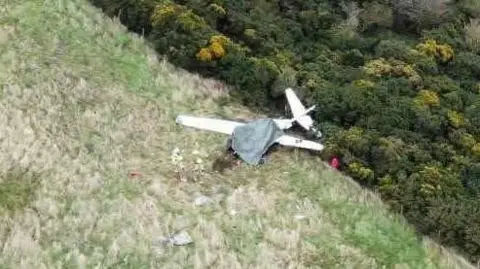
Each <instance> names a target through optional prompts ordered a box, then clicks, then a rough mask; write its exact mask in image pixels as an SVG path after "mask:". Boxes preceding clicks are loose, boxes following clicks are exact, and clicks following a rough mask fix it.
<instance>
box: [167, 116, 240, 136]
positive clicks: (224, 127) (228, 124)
mask: <svg viewBox="0 0 480 269" xmlns="http://www.w3.org/2000/svg"><path fill="white" fill-rule="evenodd" d="M175 121H176V122H177V123H179V124H182V125H185V126H189V127H194V128H198V129H203V130H208V131H213V132H218V133H223V134H228V135H231V134H232V133H233V130H234V129H235V127H237V126H240V125H243V124H244V123H242V122H236V121H229V120H220V119H211V118H204V117H194V116H186V115H179V116H177V119H176V120H175Z"/></svg>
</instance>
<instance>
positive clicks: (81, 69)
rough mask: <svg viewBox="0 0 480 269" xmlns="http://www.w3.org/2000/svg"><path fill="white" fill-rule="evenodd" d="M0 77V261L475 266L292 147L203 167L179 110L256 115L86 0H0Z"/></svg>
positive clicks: (207, 142)
mask: <svg viewBox="0 0 480 269" xmlns="http://www.w3.org/2000/svg"><path fill="white" fill-rule="evenodd" d="M0 83H1V86H2V93H1V99H0V111H1V113H0V118H1V124H2V129H1V132H0V137H1V139H0V149H1V151H0V152H1V153H2V154H0V160H1V161H0V175H1V183H0V212H1V220H0V243H1V244H0V247H1V248H0V251H1V255H0V264H2V266H1V267H2V268H151V267H155V268H159V267H161V268H306V267H313V268H471V267H469V265H468V264H467V263H465V262H464V261H463V260H462V259H461V258H459V257H458V256H456V255H454V254H452V253H451V252H448V251H446V250H444V249H442V248H440V247H438V246H437V245H435V244H434V243H432V242H431V241H429V240H427V239H424V240H421V241H418V240H417V239H416V237H415V235H414V233H413V231H412V229H411V228H410V227H409V226H407V225H406V224H405V223H404V221H403V220H402V219H401V218H399V217H396V216H393V215H391V214H389V213H388V211H387V209H386V207H385V206H384V205H382V203H381V202H380V200H379V199H377V198H376V196H375V195H373V194H372V193H370V192H367V191H364V190H362V189H361V188H360V187H359V186H358V185H356V184H355V183H353V182H352V181H350V180H349V179H347V178H344V177H342V176H341V175H340V174H338V173H336V172H334V171H331V170H330V169H328V168H326V167H324V166H323V165H319V160H318V159H315V158H313V157H309V156H308V155H307V154H305V153H303V152H301V151H297V150H280V151H277V152H274V153H273V154H272V155H271V156H270V158H269V162H268V164H266V165H264V166H261V167H258V168H252V167H248V166H246V165H243V164H242V165H240V166H239V167H236V168H234V169H233V170H228V171H226V172H224V174H220V173H215V172H213V171H212V170H211V165H212V162H213V160H214V159H215V156H216V155H218V153H219V152H220V151H221V150H222V149H223V148H224V142H225V137H223V136H221V135H217V134H213V133H207V132H200V131H194V130H189V129H184V128H181V127H178V126H176V125H175V123H174V119H175V116H176V115H177V113H180V112H182V113H187V112H188V113H196V114H203V115H217V116H224V117H233V116H235V117H239V116H243V117H245V118H248V117H254V115H253V114H252V113H251V112H249V111H248V110H246V109H244V108H242V107H238V106H235V105H234V104H231V103H229V97H228V92H227V91H228V89H227V90H225V89H224V90H218V87H215V85H216V84H217V82H215V81H212V80H206V79H203V78H201V77H199V76H196V75H193V74H188V73H186V72H183V71H180V70H176V69H174V68H173V67H172V66H170V65H169V64H168V63H166V62H162V61H159V60H157V57H156V56H155V54H154V53H153V52H152V50H150V49H149V48H148V47H147V46H146V45H145V42H144V41H143V40H142V39H141V38H139V37H134V36H132V35H131V34H128V33H127V31H126V30H125V29H124V28H122V27H121V26H120V24H119V23H118V22H114V21H110V20H108V19H107V18H106V17H104V16H103V15H102V14H101V12H99V11H97V10H96V9H94V8H93V7H91V6H90V5H89V4H88V3H87V2H86V0H68V1H67V0H44V1H12V0H9V1H5V0H1V1H0ZM257 116H258V115H257ZM176 148H178V149H179V155H181V156H182V158H178V156H175V155H172V152H174V151H175V149H176ZM132 171H139V172H140V173H141V174H142V175H141V176H134V177H129V173H131V172H132ZM201 194H203V195H207V196H208V197H210V198H211V202H210V203H209V204H206V205H204V206H195V205H194V200H195V199H196V198H197V197H198V196H199V195H201ZM182 230H184V231H187V232H188V233H189V234H190V236H191V237H192V239H193V241H194V243H193V244H190V245H187V246H165V245H162V244H161V243H160V241H161V238H162V236H164V235H168V234H171V233H175V232H178V231H182Z"/></svg>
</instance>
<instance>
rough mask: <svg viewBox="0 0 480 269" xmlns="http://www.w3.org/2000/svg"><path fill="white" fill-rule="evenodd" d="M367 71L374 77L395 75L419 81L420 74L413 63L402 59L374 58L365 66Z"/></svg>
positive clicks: (364, 68)
mask: <svg viewBox="0 0 480 269" xmlns="http://www.w3.org/2000/svg"><path fill="white" fill-rule="evenodd" d="M363 70H364V71H365V73H366V74H367V75H369V76H373V77H378V78H379V77H384V76H395V77H406V78H409V80H412V81H413V80H415V81H417V80H418V78H420V75H419V74H418V73H417V72H416V71H415V69H414V68H413V66H412V65H410V64H407V63H405V62H403V61H400V60H394V59H392V60H388V61H387V60H386V59H385V58H379V59H376V60H372V61H370V62H368V63H366V64H365V66H364V67H363Z"/></svg>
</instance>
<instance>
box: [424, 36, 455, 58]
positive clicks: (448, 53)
mask: <svg viewBox="0 0 480 269" xmlns="http://www.w3.org/2000/svg"><path fill="white" fill-rule="evenodd" d="M417 50H418V51H420V52H421V53H424V54H426V55H428V56H433V57H437V58H438V59H440V60H441V61H442V62H447V61H449V60H451V59H453V57H454V52H453V48H452V47H451V46H450V45H443V44H438V43H437V41H435V40H433V39H427V40H426V41H425V42H423V43H420V44H418V45H417Z"/></svg>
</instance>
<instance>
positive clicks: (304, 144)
mask: <svg viewBox="0 0 480 269" xmlns="http://www.w3.org/2000/svg"><path fill="white" fill-rule="evenodd" d="M277 142H278V143H279V144H280V145H284V146H290V147H297V148H305V149H312V150H318V151H322V150H323V149H324V146H323V145H322V144H320V143H317V142H313V141H310V140H305V139H302V138H298V137H294V136H290V135H282V136H281V137H280V138H278V139H277Z"/></svg>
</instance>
